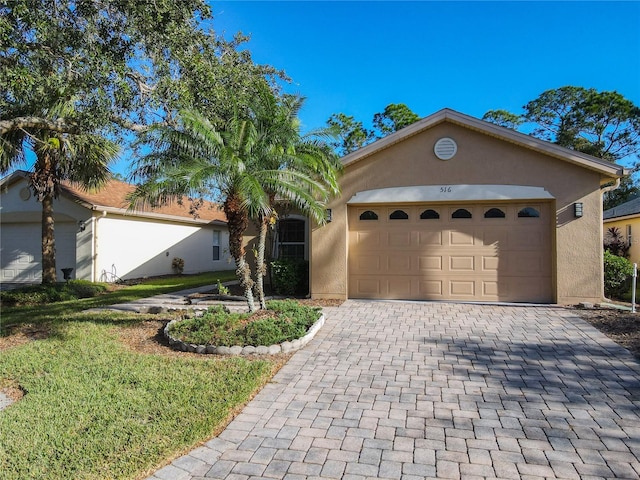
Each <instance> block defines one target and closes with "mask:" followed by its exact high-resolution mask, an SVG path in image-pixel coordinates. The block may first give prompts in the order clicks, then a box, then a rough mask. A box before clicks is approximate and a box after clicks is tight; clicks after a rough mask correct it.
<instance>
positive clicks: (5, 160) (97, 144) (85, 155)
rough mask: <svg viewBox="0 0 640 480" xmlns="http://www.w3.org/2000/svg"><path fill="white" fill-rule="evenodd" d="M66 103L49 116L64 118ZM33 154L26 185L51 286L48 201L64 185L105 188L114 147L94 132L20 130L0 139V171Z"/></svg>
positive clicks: (52, 249) (53, 268) (52, 232)
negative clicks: (38, 212) (38, 208)
mask: <svg viewBox="0 0 640 480" xmlns="http://www.w3.org/2000/svg"><path fill="white" fill-rule="evenodd" d="M69 105H70V104H69V103H66V104H59V105H56V106H55V107H54V108H52V109H51V110H50V111H49V112H48V114H49V115H53V116H54V117H58V118H63V117H64V114H65V113H70V110H69V108H72V107H69ZM27 151H32V152H33V153H35V156H36V161H35V163H34V166H33V171H32V172H31V173H30V175H29V185H30V187H31V189H32V190H33V192H34V194H35V196H36V198H37V199H38V201H39V202H41V203H42V283H55V282H56V280H57V274H56V257H55V217H54V211H53V201H54V199H55V198H57V197H58V194H59V193H60V183H61V182H63V181H69V182H70V183H72V184H74V185H76V186H78V187H79V188H81V189H85V190H88V189H93V188H98V187H100V186H102V185H104V184H105V183H106V182H107V180H108V179H109V178H110V171H109V164H110V163H111V162H112V161H113V160H114V159H115V158H116V157H117V155H118V151H119V148H118V146H117V145H116V144H115V143H113V142H112V141H110V140H108V139H106V138H104V137H103V136H100V135H97V134H93V133H86V132H84V133H61V132H57V131H52V130H48V129H46V128H19V129H15V130H10V131H9V132H7V133H5V134H2V135H0V173H2V174H4V173H6V172H7V171H9V170H10V169H12V168H14V167H15V166H17V165H18V164H20V163H25V161H26V152H27Z"/></svg>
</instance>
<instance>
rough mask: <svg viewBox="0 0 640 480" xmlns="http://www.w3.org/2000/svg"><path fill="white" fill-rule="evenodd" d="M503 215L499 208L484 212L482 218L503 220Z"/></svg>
mask: <svg viewBox="0 0 640 480" xmlns="http://www.w3.org/2000/svg"><path fill="white" fill-rule="evenodd" d="M505 216H506V215H505V214H504V212H503V211H502V210H500V209H499V208H490V209H489V210H487V211H486V212H484V218H505Z"/></svg>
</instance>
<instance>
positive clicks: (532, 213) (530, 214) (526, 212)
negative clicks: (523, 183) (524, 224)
mask: <svg viewBox="0 0 640 480" xmlns="http://www.w3.org/2000/svg"><path fill="white" fill-rule="evenodd" d="M539 216H540V212H539V211H538V210H536V209H535V208H533V207H526V208H523V209H522V210H520V211H519V212H518V217H519V218H538V217H539Z"/></svg>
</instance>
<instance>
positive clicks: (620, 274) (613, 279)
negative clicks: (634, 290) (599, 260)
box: [604, 251, 633, 298]
mask: <svg viewBox="0 0 640 480" xmlns="http://www.w3.org/2000/svg"><path fill="white" fill-rule="evenodd" d="M632 274H633V265H632V264H631V262H630V261H629V260H627V259H626V258H623V257H618V256H616V255H613V254H612V253H610V252H608V251H605V252H604V293H605V295H606V296H607V297H611V298H620V297H621V296H622V295H624V294H625V293H626V291H627V290H628V289H629V277H631V275H632Z"/></svg>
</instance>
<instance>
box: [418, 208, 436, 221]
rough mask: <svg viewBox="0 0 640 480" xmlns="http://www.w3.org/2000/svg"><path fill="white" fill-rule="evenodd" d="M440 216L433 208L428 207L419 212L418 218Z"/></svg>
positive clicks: (428, 218)
mask: <svg viewBox="0 0 640 480" xmlns="http://www.w3.org/2000/svg"><path fill="white" fill-rule="evenodd" d="M439 218H440V214H439V213H438V212H436V211H435V210H432V209H428V210H425V211H424V212H422V213H421V214H420V220H437V219H439Z"/></svg>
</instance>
